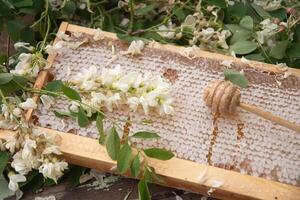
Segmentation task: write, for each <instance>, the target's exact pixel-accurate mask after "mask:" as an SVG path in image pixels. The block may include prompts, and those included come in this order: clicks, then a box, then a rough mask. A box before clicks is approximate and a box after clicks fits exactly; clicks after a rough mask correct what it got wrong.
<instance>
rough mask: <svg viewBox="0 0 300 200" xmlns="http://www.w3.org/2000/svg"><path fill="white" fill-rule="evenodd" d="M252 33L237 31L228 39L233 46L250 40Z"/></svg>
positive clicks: (242, 30)
mask: <svg viewBox="0 0 300 200" xmlns="http://www.w3.org/2000/svg"><path fill="white" fill-rule="evenodd" d="M251 36H252V32H251V31H248V30H244V29H240V30H237V31H236V32H235V33H234V34H233V36H232V37H231V39H230V44H234V43H236V42H239V41H246V40H248V39H249V38H251Z"/></svg>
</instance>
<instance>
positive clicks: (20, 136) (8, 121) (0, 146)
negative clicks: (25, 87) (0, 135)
mask: <svg viewBox="0 0 300 200" xmlns="http://www.w3.org/2000/svg"><path fill="white" fill-rule="evenodd" d="M36 107H37V104H36V103H35V101H34V100H33V99H32V98H27V99H26V101H24V102H20V100H19V99H17V98H6V100H5V101H4V103H3V104H2V105H1V116H0V118H1V120H0V124H1V128H4V129H11V130H16V134H15V135H11V136H10V137H8V138H6V139H3V140H2V139H0V150H1V151H9V152H10V153H11V154H12V155H13V156H12V160H11V162H10V166H11V168H9V169H10V172H9V173H8V177H9V189H10V190H12V191H13V192H15V193H16V195H17V197H20V196H22V192H21V191H20V190H19V183H21V182H25V181H26V180H27V179H26V175H27V174H28V173H29V172H31V171H32V170H38V171H39V172H40V173H41V174H43V176H44V177H45V178H50V179H53V180H54V181H55V182H56V181H57V179H58V178H59V177H61V176H62V174H63V171H64V170H65V169H67V167H68V164H67V163H66V162H64V161H61V160H59V159H58V158H57V156H58V155H61V152H60V150H59V148H58V146H57V145H56V144H55V137H54V136H53V135H50V134H48V133H46V132H44V131H42V130H40V129H37V128H34V127H32V125H31V124H28V123H27V122H26V121H25V119H24V116H23V112H24V111H26V110H29V109H34V108H36Z"/></svg>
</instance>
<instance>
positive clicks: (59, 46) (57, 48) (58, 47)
mask: <svg viewBox="0 0 300 200" xmlns="http://www.w3.org/2000/svg"><path fill="white" fill-rule="evenodd" d="M65 43H66V42H65V41H63V40H60V41H58V42H57V43H55V44H54V45H47V46H46V47H45V50H46V53H47V54H49V55H50V54H56V53H57V54H61V53H62V52H63V50H64V46H65Z"/></svg>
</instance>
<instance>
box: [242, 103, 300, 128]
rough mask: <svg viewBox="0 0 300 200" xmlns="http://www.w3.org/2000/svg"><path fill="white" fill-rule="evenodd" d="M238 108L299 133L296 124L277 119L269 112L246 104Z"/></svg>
mask: <svg viewBox="0 0 300 200" xmlns="http://www.w3.org/2000/svg"><path fill="white" fill-rule="evenodd" d="M240 107H241V108H243V109H244V110H247V111H248V112H251V113H254V114H256V115H258V116H260V117H262V118H265V119H267V120H270V121H272V122H275V123H277V124H279V125H281V126H284V127H286V128H289V129H291V130H294V131H296V132H298V133H300V126H299V125H297V124H294V123H292V122H290V121H287V120H285V119H283V118H281V117H278V116H276V115H274V114H272V113H270V112H267V111H264V110H262V109H260V108H258V107H256V106H254V105H250V104H246V103H240Z"/></svg>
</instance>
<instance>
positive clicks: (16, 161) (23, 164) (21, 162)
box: [11, 150, 32, 175]
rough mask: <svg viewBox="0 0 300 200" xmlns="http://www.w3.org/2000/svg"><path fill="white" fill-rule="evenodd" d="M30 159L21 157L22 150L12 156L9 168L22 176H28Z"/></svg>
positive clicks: (30, 168)
mask: <svg viewBox="0 0 300 200" xmlns="http://www.w3.org/2000/svg"><path fill="white" fill-rule="evenodd" d="M31 159H32V158H23V157H22V150H20V151H18V152H17V153H16V154H15V155H14V156H13V161H12V162H11V166H12V167H13V168H14V170H15V171H16V172H18V173H20V174H22V175H26V174H28V172H30V171H31V170H32V163H31Z"/></svg>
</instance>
